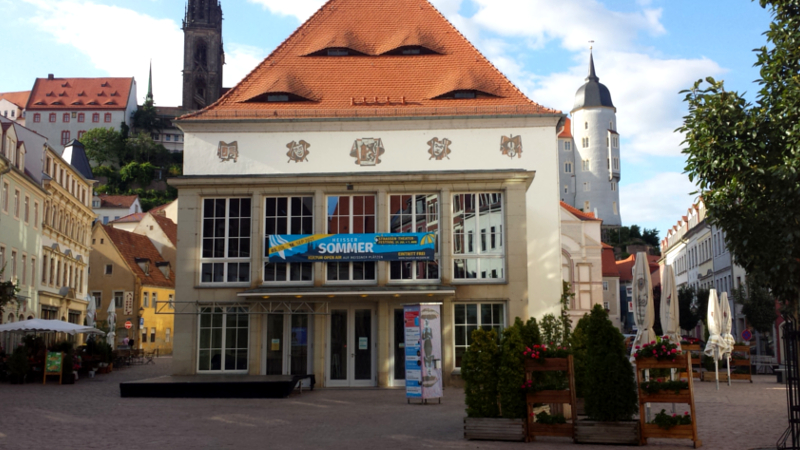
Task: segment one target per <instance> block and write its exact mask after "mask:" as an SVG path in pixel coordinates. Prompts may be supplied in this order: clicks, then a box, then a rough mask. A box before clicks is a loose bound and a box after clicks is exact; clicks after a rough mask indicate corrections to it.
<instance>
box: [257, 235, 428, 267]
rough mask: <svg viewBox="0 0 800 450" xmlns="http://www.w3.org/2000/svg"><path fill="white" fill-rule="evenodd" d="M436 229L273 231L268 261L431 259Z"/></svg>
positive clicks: (270, 238) (270, 237)
mask: <svg viewBox="0 0 800 450" xmlns="http://www.w3.org/2000/svg"><path fill="white" fill-rule="evenodd" d="M435 251H436V233H379V234H311V235H309V234H273V235H270V236H269V254H268V256H269V262H271V263H286V262H347V261H432V260H433V259H434V252H435Z"/></svg>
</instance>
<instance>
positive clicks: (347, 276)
mask: <svg viewBox="0 0 800 450" xmlns="http://www.w3.org/2000/svg"><path fill="white" fill-rule="evenodd" d="M327 211H328V233H329V234H360V233H375V196H374V195H353V196H350V195H342V196H336V197H328V204H327ZM325 266H326V273H327V279H328V281H374V280H375V279H376V278H375V262H374V261H363V262H362V261H356V262H342V263H326V264H325Z"/></svg>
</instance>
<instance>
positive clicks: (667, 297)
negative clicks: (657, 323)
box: [660, 265, 681, 351]
mask: <svg viewBox="0 0 800 450" xmlns="http://www.w3.org/2000/svg"><path fill="white" fill-rule="evenodd" d="M661 289H662V290H661V311H660V313H661V329H662V330H663V332H664V336H667V337H669V340H670V341H671V342H673V343H675V344H676V345H677V346H678V351H680V348H681V337H680V335H679V334H678V331H679V329H680V309H679V308H678V291H677V289H675V272H674V271H673V270H672V266H669V265H665V266H664V271H663V272H662V274H661Z"/></svg>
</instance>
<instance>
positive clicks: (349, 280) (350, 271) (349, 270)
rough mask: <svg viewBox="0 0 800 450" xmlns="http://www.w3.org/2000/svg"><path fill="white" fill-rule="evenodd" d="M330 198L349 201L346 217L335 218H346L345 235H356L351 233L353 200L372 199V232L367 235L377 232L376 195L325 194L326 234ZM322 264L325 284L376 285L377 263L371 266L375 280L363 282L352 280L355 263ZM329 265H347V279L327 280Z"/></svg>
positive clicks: (373, 262) (329, 216)
mask: <svg viewBox="0 0 800 450" xmlns="http://www.w3.org/2000/svg"><path fill="white" fill-rule="evenodd" d="M331 197H336V198H339V199H341V198H347V199H349V202H350V204H349V205H348V213H347V216H342V215H338V216H336V217H337V218H342V217H347V218H348V227H349V231H350V232H349V233H347V234H356V233H353V217H354V214H353V198H355V197H365V201H366V197H372V198H373V211H374V212H373V213H372V217H373V222H374V230H373V231H371V232H369V233H377V231H378V217H379V215H380V214H379V213H380V212H379V210H378V195H377V194H376V193H369V192H364V193H358V194H326V195H325V211H326V213H325V224H326V225H325V231H326V232H327V233H328V234H331V233H330V231H329V229H328V224H329V222H330V219H331V217H332V216H331V215H330V213H328V212H327V211H328V200H329V199H330V198H331ZM369 216H370V215H369V214H366V212H364V213H363V214H362V215H361V216H359V217H363V218H366V217H369ZM364 233H365V234H366V233H368V232H367V231H366V230H365V231H364ZM339 234H345V233H339ZM356 262H358V261H356ZM369 262H370V261H364V264H367V263H369ZM324 264H325V265H324V267H325V268H324V269H323V270H325V283H326V284H356V285H375V284H377V283H378V261H372V264H375V267H374V273H375V278H374V279H364V280H354V279H353V272H354V270H353V264H355V262H353V261H349V262H346V263H324ZM329 264H347V265H348V266H347V273H348V278H347V279H346V280H331V279H329V278H328V265H329ZM364 271H365V272H366V265H365V266H364Z"/></svg>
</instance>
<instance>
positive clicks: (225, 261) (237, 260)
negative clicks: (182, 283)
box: [197, 195, 254, 286]
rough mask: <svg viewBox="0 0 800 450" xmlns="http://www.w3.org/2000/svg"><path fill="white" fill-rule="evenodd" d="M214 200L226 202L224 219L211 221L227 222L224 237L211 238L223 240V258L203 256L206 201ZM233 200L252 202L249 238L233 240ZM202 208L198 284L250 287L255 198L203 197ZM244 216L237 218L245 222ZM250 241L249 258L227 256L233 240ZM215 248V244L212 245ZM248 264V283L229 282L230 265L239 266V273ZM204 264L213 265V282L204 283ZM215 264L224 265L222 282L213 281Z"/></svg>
mask: <svg viewBox="0 0 800 450" xmlns="http://www.w3.org/2000/svg"><path fill="white" fill-rule="evenodd" d="M207 200H212V201H214V202H216V201H217V200H224V201H225V215H224V216H222V217H217V216H214V217H210V218H209V219H211V220H215V219H220V218H221V219H224V222H225V234H224V236H211V237H210V239H212V240H214V239H220V238H221V239H223V241H224V245H223V249H222V254H223V255H224V256H223V257H213V256H212V257H204V256H203V241H204V239H207V238H206V237H205V236H204V234H205V220H206V217H205V210H206V201H207ZM231 200H240V201H241V200H249V201H250V209H249V211H248V214H249V216H248V217H247V219H248V220H249V221H250V233H249V234H248V235H247V236H238V237H235V238H232V237H231V235H230V220H231V216H230V209H231ZM201 202H202V207H201V208H200V220H201V223H200V236H199V237H198V239H199V249H200V258H199V270H198V279H197V282H198V283H199V284H200V285H201V286H249V285H250V282H251V281H252V271H253V210H254V208H253V197H252V196H246V195H242V196H229V197H203V198H201ZM243 218H244V216H242V215H241V210H240V215H239V216H237V219H239V220H243ZM245 238H246V239H248V240H249V241H250V245H249V248H248V256H246V257H229V256H227V255H228V254H229V252H230V243H231V239H245ZM212 246H213V244H212ZM245 263H246V264H247V280H246V281H228V274H229V271H228V267H229V265H230V264H237V272H238V268H239V267H240V266H241V264H245ZM204 264H211V265H212V269H211V270H212V273H211V277H212V280H211V281H203V265H204ZM215 264H222V265H223V269H222V281H213V278H214V265H215Z"/></svg>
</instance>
